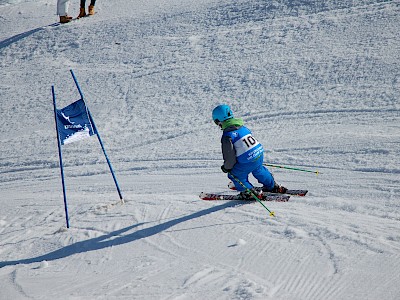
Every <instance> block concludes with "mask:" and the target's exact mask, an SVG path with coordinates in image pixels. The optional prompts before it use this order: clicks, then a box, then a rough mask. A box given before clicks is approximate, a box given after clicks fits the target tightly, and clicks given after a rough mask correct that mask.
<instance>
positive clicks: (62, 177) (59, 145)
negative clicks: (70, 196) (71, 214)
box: [51, 85, 69, 228]
mask: <svg viewBox="0 0 400 300" xmlns="http://www.w3.org/2000/svg"><path fill="white" fill-rule="evenodd" d="M51 93H52V94H53V106H54V120H55V122H56V132H57V144H58V157H59V158H60V170H61V182H62V189H63V195H64V210H65V220H66V222H67V228H69V218H68V206H67V194H66V192H65V180H64V168H63V162H62V152H61V142H60V134H59V133H58V122H57V106H56V94H55V93H54V85H52V86H51Z"/></svg>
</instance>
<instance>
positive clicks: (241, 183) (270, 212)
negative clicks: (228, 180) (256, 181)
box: [228, 172, 275, 217]
mask: <svg viewBox="0 0 400 300" xmlns="http://www.w3.org/2000/svg"><path fill="white" fill-rule="evenodd" d="M228 174H229V175H231V176H232V178H233V179H235V180H236V181H237V182H238V183H239V184H240V185H241V186H242V187H244V188H245V189H246V191H247V192H248V193H250V194H251V195H252V196H253V198H254V199H255V200H257V202H258V203H260V204H261V205H262V206H264V208H265V209H266V210H267V211H268V212H269V215H270V216H271V217H275V212H273V211H270V210H269V209H268V207H266V206H265V205H264V203H262V201H261V200H260V199H258V197H257V196H256V195H255V194H254V193H253V191H252V190H250V189H249V188H248V187H246V186H245V185H244V184H243V182H241V181H240V180H239V179H238V178H237V177H236V176H235V175H233V174H232V173H231V172H228Z"/></svg>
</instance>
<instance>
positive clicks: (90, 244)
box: [0, 201, 238, 268]
mask: <svg viewBox="0 0 400 300" xmlns="http://www.w3.org/2000/svg"><path fill="white" fill-rule="evenodd" d="M236 205H238V202H237V201H229V202H227V203H224V204H221V205H218V206H213V207H210V208H207V209H204V210H201V211H198V212H195V213H192V214H190V215H186V216H183V217H180V218H177V219H173V220H170V221H168V222H165V223H162V224H158V225H155V226H153V227H149V228H144V229H140V230H138V231H135V232H133V233H129V234H126V235H122V234H124V233H126V232H128V231H129V230H131V229H133V228H135V227H138V226H141V225H143V224H144V223H139V224H135V225H132V226H128V227H125V228H122V229H120V230H116V231H113V232H111V233H109V234H105V235H102V236H100V237H97V238H93V239H89V240H85V241H81V242H77V243H74V244H72V245H69V246H66V247H63V248H61V249H58V250H55V251H53V252H50V253H47V254H44V255H41V256H37V257H33V258H26V259H20V260H14V261H3V262H0V268H2V267H5V266H11V265H17V264H31V263H39V262H42V261H44V260H46V261H52V260H56V259H61V258H65V257H68V256H71V255H74V254H78V253H84V252H89V251H95V250H100V249H104V248H107V247H111V246H118V245H123V244H127V243H131V242H134V241H137V240H140V239H143V238H147V237H150V236H153V235H156V234H158V233H160V232H162V231H164V230H167V229H169V228H171V227H173V226H175V225H178V224H180V223H183V222H186V221H189V220H193V219H196V218H199V217H202V216H205V215H208V214H211V213H214V212H217V211H220V210H223V209H225V208H228V207H233V206H236ZM121 235H122V236H121Z"/></svg>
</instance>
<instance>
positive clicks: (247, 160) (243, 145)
mask: <svg viewBox="0 0 400 300" xmlns="http://www.w3.org/2000/svg"><path fill="white" fill-rule="evenodd" d="M212 118H213V120H214V123H215V124H216V125H218V126H219V127H220V128H221V129H222V130H223V134H222V138H221V144H222V156H223V159H224V164H223V165H222V166H221V170H222V171H223V172H224V173H228V178H229V179H231V180H232V182H233V183H234V184H235V187H236V190H237V191H239V192H240V195H241V197H243V198H244V199H250V198H251V197H252V195H251V194H250V193H248V192H247V190H246V189H245V188H244V187H243V186H242V185H241V184H240V183H239V182H238V181H237V180H239V181H240V182H242V183H243V185H244V186H246V188H248V189H250V190H251V189H253V187H254V186H253V185H252V184H251V183H250V182H249V174H250V173H252V174H253V176H254V177H255V178H256V179H257V180H258V182H259V183H261V184H262V185H263V187H262V190H263V191H264V192H274V193H285V192H286V191H287V189H286V188H285V187H283V186H280V185H278V184H276V183H275V180H274V177H273V176H272V174H271V173H270V172H269V171H268V169H267V168H266V167H264V166H263V159H264V148H263V146H262V145H261V144H260V143H259V142H258V141H257V140H256V139H255V138H254V137H253V135H252V133H251V131H250V130H249V129H248V128H247V127H245V126H243V124H244V123H243V120H242V119H236V118H234V116H233V112H232V110H231V109H230V107H229V106H228V105H226V104H221V105H218V106H217V107H216V108H214V110H213V112H212ZM232 175H233V176H232ZM236 179H237V180H236ZM252 191H253V192H255V191H254V190H252ZM255 193H256V195H257V192H255ZM258 196H259V195H258Z"/></svg>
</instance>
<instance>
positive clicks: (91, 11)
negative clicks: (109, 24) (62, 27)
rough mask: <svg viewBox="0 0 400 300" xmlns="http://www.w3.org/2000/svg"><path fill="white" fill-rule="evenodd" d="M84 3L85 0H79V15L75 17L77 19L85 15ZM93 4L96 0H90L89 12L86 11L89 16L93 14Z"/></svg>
mask: <svg viewBox="0 0 400 300" xmlns="http://www.w3.org/2000/svg"><path fill="white" fill-rule="evenodd" d="M85 3H86V0H81V7H80V10H79V16H78V17H77V19H79V18H83V17H86V10H85ZM95 4H96V0H91V1H90V5H89V12H88V15H89V16H92V15H94V5H95Z"/></svg>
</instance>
